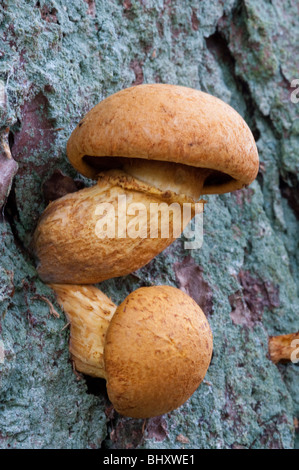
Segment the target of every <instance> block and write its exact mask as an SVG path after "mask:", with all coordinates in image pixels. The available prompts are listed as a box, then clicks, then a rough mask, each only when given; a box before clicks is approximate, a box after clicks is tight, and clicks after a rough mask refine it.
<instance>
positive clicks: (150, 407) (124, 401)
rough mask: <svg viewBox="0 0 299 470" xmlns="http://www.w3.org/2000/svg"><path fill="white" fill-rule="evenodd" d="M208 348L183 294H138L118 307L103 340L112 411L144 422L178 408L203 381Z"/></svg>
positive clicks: (155, 290) (145, 290)
mask: <svg viewBox="0 0 299 470" xmlns="http://www.w3.org/2000/svg"><path fill="white" fill-rule="evenodd" d="M212 347H213V346H212V333H211V330H210V327H209V324H208V321H207V319H206V317H205V315H204V313H203V311H202V310H201V309H200V307H199V306H198V305H197V304H196V302H195V301H194V300H193V299H191V298H190V297H189V296H188V295H187V294H185V293H184V292H182V291H181V290H179V289H176V288H174V287H170V286H155V287H142V288H140V289H137V290H136V291H134V292H133V293H131V294H130V295H129V296H128V297H127V298H126V299H125V300H124V302H123V303H122V304H121V305H120V306H119V307H118V308H117V310H116V312H115V314H114V316H113V317H112V320H111V322H110V325H109V327H108V331H107V335H106V343H105V348H104V362H105V371H106V380H107V390H108V395H109V398H110V400H111V402H112V403H113V405H114V407H115V409H116V410H117V411H118V412H119V413H121V414H123V415H125V416H130V417H133V418H147V417H152V416H157V415H161V414H163V413H167V412H169V411H171V410H173V409H175V408H177V407H179V406H180V405H182V404H183V403H184V402H185V401H186V400H187V399H188V398H189V397H190V396H191V395H192V393H193V392H194V391H195V390H196V389H197V387H198V386H199V384H200V383H201V381H202V380H203V378H204V376H205V374H206V371H207V369H208V366H209V364H210V360H211V355H212Z"/></svg>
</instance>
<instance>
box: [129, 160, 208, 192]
mask: <svg viewBox="0 0 299 470" xmlns="http://www.w3.org/2000/svg"><path fill="white" fill-rule="evenodd" d="M124 161H125V163H124V165H123V168H122V169H123V171H125V172H126V173H128V174H129V175H131V176H134V177H135V178H138V179H139V180H141V181H144V182H145V183H148V184H149V185H151V186H154V187H156V188H158V189H160V190H161V191H169V190H170V191H173V192H174V193H176V194H183V195H185V196H189V197H191V198H192V199H193V200H194V201H197V200H198V199H199V198H200V196H201V195H202V194H203V193H204V191H203V187H204V183H205V180H206V179H207V177H208V176H209V175H210V174H211V173H212V172H213V170H211V169H208V168H195V167H192V166H188V165H182V164H180V163H174V162H160V161H152V160H142V159H136V158H134V159H133V158H127V159H125V160H124Z"/></svg>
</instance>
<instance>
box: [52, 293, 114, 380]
mask: <svg viewBox="0 0 299 470" xmlns="http://www.w3.org/2000/svg"><path fill="white" fill-rule="evenodd" d="M49 286H50V287H51V288H52V289H53V290H54V291H55V293H56V296H57V301H58V303H59V304H60V305H61V306H62V307H63V310H64V312H65V314H66V316H67V319H68V321H69V322H70V325H71V331H70V344H69V350H70V353H71V357H72V360H73V361H74V364H75V368H76V370H77V371H79V372H82V373H83V374H87V375H90V376H93V377H101V378H106V376H105V367H104V345H105V337H106V332H107V329H108V326H109V323H110V321H111V318H112V317H113V315H114V312H115V310H116V305H115V304H114V303H113V302H112V301H111V300H110V299H109V298H108V297H107V296H106V295H105V294H103V292H101V291H100V290H99V289H97V288H96V287H94V286H84V285H70V284H49Z"/></svg>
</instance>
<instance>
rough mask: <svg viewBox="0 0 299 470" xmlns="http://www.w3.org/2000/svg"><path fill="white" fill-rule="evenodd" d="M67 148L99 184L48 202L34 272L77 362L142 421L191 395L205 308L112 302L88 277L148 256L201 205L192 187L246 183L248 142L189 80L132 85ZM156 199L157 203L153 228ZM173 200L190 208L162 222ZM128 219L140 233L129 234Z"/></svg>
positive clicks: (197, 377) (252, 154) (133, 299)
mask: <svg viewBox="0 0 299 470" xmlns="http://www.w3.org/2000/svg"><path fill="white" fill-rule="evenodd" d="M67 155H68V158H69V160H70V162H71V163H72V165H73V166H74V167H75V168H76V169H77V170H78V171H79V172H81V174H82V175H84V176H87V177H90V178H96V179H97V183H96V184H95V185H94V186H92V187H90V188H85V189H82V190H80V191H77V192H76V193H72V194H67V195H66V196H63V197H61V198H59V199H57V200H55V201H53V202H51V203H50V204H49V205H48V207H47V208H46V210H45V211H44V213H43V214H42V216H41V218H40V220H39V223H38V225H37V228H36V230H35V234H34V238H33V247H34V253H35V255H36V258H37V260H38V266H37V269H38V273H39V275H40V277H41V279H42V280H43V281H44V282H46V283H48V284H49V285H50V286H51V287H52V288H53V289H54V291H55V292H56V294H57V298H58V301H59V302H60V303H61V305H62V306H63V309H64V311H65V313H66V315H67V316H68V318H69V321H70V324H71V337H70V352H71V356H72V359H73V361H74V363H75V366H76V369H77V370H79V371H81V372H83V373H85V374H89V375H92V376H96V377H103V378H105V379H106V381H107V390H108V395H109V397H110V399H111V401H112V403H113V404H114V406H115V408H116V410H117V411H119V412H120V413H121V414H124V415H127V416H131V417H144V418H145V417H151V416H156V415H159V414H162V413H165V412H168V411H171V410H173V409H175V408H177V407H178V406H180V405H181V404H182V403H184V402H185V401H186V400H187V399H188V398H189V397H190V396H191V395H192V393H193V392H194V391H195V390H196V388H197V387H198V385H199V384H200V383H201V381H202V380H203V378H204V376H205V373H206V371H207V369H208V366H209V364H210V360H211V355H212V333H211V330H210V327H209V324H208V322H207V319H206V317H205V315H204V313H203V312H202V310H201V309H200V307H199V306H198V305H197V304H196V303H195V302H194V301H193V300H192V299H191V298H190V297H189V296H188V295H187V294H185V293H183V292H182V291H180V290H179V289H176V288H174V287H169V286H155V287H148V288H140V289H137V290H136V291H135V292H132V293H131V294H130V295H129V296H128V297H127V298H126V299H125V300H124V301H123V302H122V304H121V305H120V306H118V307H117V306H116V305H115V304H114V303H113V302H111V300H110V299H108V298H107V297H106V296H105V295H104V294H103V293H102V292H101V291H100V290H99V289H97V288H96V287H94V286H91V285H90V284H95V283H98V282H101V281H103V280H105V279H110V278H113V277H118V276H124V275H126V274H129V273H131V272H133V271H135V270H137V269H138V268H140V267H142V266H144V265H145V264H146V263H148V262H149V261H150V260H151V259H152V258H153V257H155V256H156V255H157V254H158V253H160V252H161V251H162V250H163V249H164V248H166V247H167V246H168V245H169V244H170V243H172V242H173V240H174V239H175V238H176V237H177V236H179V234H180V233H181V231H182V230H184V228H185V227H186V225H187V224H188V223H189V221H190V220H191V219H192V218H193V217H194V216H195V214H196V213H198V208H197V205H196V202H197V201H198V200H199V198H200V196H201V195H203V194H215V193H225V192H229V191H233V190H236V189H240V188H242V187H244V186H246V185H248V184H250V183H251V182H252V181H253V180H254V178H255V177H256V174H257V171H258V154H257V149H256V145H255V142H254V138H253V136H252V134H251V131H250V129H249V128H248V126H247V124H246V123H245V121H244V120H243V118H242V117H241V116H240V115H239V114H238V113H237V112H236V111H235V110H234V109H233V108H231V107H230V106H229V105H227V104H226V103H224V102H223V101H221V100H220V99H217V98H215V97H213V96H211V95H208V94H206V93H203V92H200V91H198V90H192V89H190V88H186V87H180V86H174V85H162V84H158V85H157V84H155V85H139V86H136V87H132V88H128V89H125V90H122V91H120V92H118V93H115V94H114V95H112V96H110V97H108V98H107V99H105V100H103V101H102V102H101V103H99V104H98V105H97V106H95V107H94V108H93V109H92V110H91V111H89V113H87V115H86V116H85V117H84V118H83V119H82V121H81V122H80V123H79V124H78V126H77V127H76V128H75V130H74V131H73V133H72V135H71V137H70V139H69V140H68V143H67ZM123 198H125V200H126V201H129V202H130V204H132V206H133V207H135V208H138V207H140V205H142V207H143V208H144V209H145V214H143V216H141V215H140V214H138V216H137V217H136V211H135V212H134V211H133V212H129V211H126V212H125V213H124V217H122V218H121V217H120V205H121V204H122V202H121V201H123ZM105 204H106V206H105ZM153 204H157V205H158V206H159V208H160V211H159V217H158V220H156V222H157V225H158V226H159V230H157V232H155V236H151V233H150V227H151V223H152V218H151V212H150V207H151V205H153ZM173 204H176V205H177V206H178V207H180V208H182V207H183V206H184V204H189V205H190V208H191V209H190V211H189V213H188V215H187V216H185V213H184V211H181V212H179V215H175V214H174V212H172V213H171V216H169V217H168V218H167V217H166V218H163V213H164V212H167V211H168V215H169V208H170V207H171V206H172V205H173ZM103 206H104V207H107V211H106V215H107V213H108V221H110V222H111V220H112V225H113V226H114V231H113V233H112V235H110V236H105V234H104V233H103V225H101V221H102V218H103V215H104V213H103V212H101V211H100V210H99V207H101V208H103ZM108 208H109V210H110V212H109V210H108ZM121 213H122V214H123V212H121ZM165 220H166V221H167V224H168V225H169V227H167V228H168V229H169V236H167V237H165V236H164V237H163V236H162V232H163V224H165ZM99 222H100V223H99ZM178 222H179V223H180V228H181V229H180V233H179V234H178V235H176V236H174V232H173V230H172V229H173V228H174V226H175V225H177V224H178ZM136 223H137V224H138V225H139V233H141V234H143V235H142V236H139V237H128V236H126V235H127V232H128V231H129V229H130V227H131V226H132V224H136ZM99 226H100V227H102V228H99Z"/></svg>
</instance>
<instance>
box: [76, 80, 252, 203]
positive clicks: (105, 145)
mask: <svg viewBox="0 0 299 470" xmlns="http://www.w3.org/2000/svg"><path fill="white" fill-rule="evenodd" d="M67 155H68V158H69V160H70V162H71V163H72V165H73V166H74V167H75V168H76V169H77V170H78V171H79V172H81V173H82V174H83V175H85V176H88V177H90V178H96V175H97V174H98V173H99V171H102V170H103V169H113V168H123V166H124V165H125V164H127V160H128V159H141V160H156V161H161V162H175V163H180V164H183V165H186V166H191V167H196V168H204V169H209V170H212V171H211V172H210V173H209V174H208V176H207V178H206V180H205V183H204V187H203V192H202V194H212V193H225V192H229V191H233V190H236V189H240V188H242V187H243V186H245V185H248V184H250V183H251V182H252V181H253V180H254V179H255V177H256V175H257V172H258V165H259V159H258V152H257V148H256V145H255V141H254V138H253V135H252V133H251V131H250V129H249V127H248V126H247V124H246V123H245V121H244V119H243V118H242V117H241V116H240V115H239V114H238V113H237V112H236V111H235V110H234V109H233V108H232V107H231V106H229V105H228V104H226V103H224V102H223V101H222V100H220V99H218V98H216V97H214V96H212V95H209V94H207V93H203V92H201V91H198V90H193V89H190V88H187V87H182V86H176V85H165V84H148V85H139V86H135V87H131V88H127V89H124V90H121V91H119V92H118V93H115V94H113V95H111V96H110V97H108V98H106V99H105V100H103V101H102V102H100V103H99V104H98V105H96V106H95V107H94V108H93V109H92V110H91V111H89V112H88V113H87V115H86V116H85V117H84V118H83V119H82V121H81V122H80V123H79V124H78V126H77V127H76V128H75V130H74V131H73V133H72V135H71V137H70V139H69V140H68V143H67Z"/></svg>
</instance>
